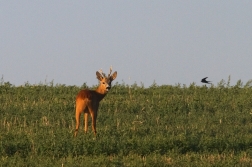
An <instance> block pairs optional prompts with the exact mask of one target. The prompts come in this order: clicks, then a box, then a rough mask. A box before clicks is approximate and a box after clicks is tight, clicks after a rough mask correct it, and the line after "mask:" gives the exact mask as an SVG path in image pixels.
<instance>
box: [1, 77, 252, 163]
mask: <svg viewBox="0 0 252 167" xmlns="http://www.w3.org/2000/svg"><path fill="white" fill-rule="evenodd" d="M249 85H250V82H248V83H247V84H245V85H243V84H242V82H241V81H238V82H237V84H236V85H234V86H230V85H229V83H227V84H226V83H225V81H221V82H220V83H219V84H218V85H217V86H210V87H206V86H196V85H194V84H191V85H189V86H188V87H187V86H185V85H183V86H181V85H179V84H178V85H175V86H171V85H162V86H158V85H156V84H153V85H152V86H151V87H149V88H144V87H143V86H138V85H136V84H134V85H121V84H118V83H116V84H115V85H114V86H113V88H112V89H111V91H110V92H109V94H108V95H107V96H106V97H105V98H104V99H103V101H102V102H101V104H100V108H99V112H98V120H97V132H98V136H97V137H96V138H95V137H94V135H93V133H92V132H91V127H89V132H88V133H87V134H84V130H83V119H82V122H81V125H82V126H81V128H80V130H79V133H78V136H77V138H74V137H73V132H74V129H75V118H74V115H75V108H74V105H75V96H76V94H77V93H78V91H79V90H80V89H81V88H80V87H77V86H65V85H53V83H50V84H40V85H30V84H29V83H26V84H25V85H24V86H23V87H16V86H14V85H11V84H10V83H9V82H2V83H1V85H0V103H1V107H0V129H1V131H0V166H43V167H44V166H118V167H119V166H130V167H132V166H151V167H152V166H204V167H205V166H251V165H252V88H251V87H250V86H249ZM83 87H87V86H86V84H83ZM92 88H94V87H92ZM82 118H83V117H82ZM90 121H91V120H90ZM89 125H90V123H89Z"/></svg>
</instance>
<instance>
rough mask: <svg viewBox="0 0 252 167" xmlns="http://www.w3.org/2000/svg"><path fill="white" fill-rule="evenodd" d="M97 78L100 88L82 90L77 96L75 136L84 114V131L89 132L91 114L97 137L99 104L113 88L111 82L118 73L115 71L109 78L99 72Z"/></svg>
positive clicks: (93, 128)
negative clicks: (81, 116)
mask: <svg viewBox="0 0 252 167" xmlns="http://www.w3.org/2000/svg"><path fill="white" fill-rule="evenodd" d="M110 73H111V71H110ZM96 76H97V79H98V80H99V81H100V84H99V86H98V88H97V89H96V90H88V89H85V90H81V91H80V92H79V93H78V94H77V96H76V113H75V117H76V129H75V133H74V136H77V133H78V129H79V125H80V115H81V113H82V112H84V131H85V132H87V130H88V114H90V115H91V118H92V130H93V132H94V134H95V135H96V133H97V132H96V118H97V112H98V108H99V102H100V101H101V100H102V99H103V98H104V97H105V96H106V94H107V92H108V90H109V89H110V88H111V82H112V81H113V80H114V79H115V78H116V76H117V72H116V71H115V72H114V73H113V75H111V76H110V74H109V75H108V77H105V76H103V75H102V74H100V73H99V72H98V71H97V72H96Z"/></svg>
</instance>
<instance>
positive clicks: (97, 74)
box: [96, 71, 103, 81]
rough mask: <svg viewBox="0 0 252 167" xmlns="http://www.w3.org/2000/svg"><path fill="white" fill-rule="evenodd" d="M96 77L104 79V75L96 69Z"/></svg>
mask: <svg viewBox="0 0 252 167" xmlns="http://www.w3.org/2000/svg"><path fill="white" fill-rule="evenodd" d="M96 77H97V79H98V80H99V81H101V80H102V79H103V76H102V75H101V74H100V73H99V72H98V71H96Z"/></svg>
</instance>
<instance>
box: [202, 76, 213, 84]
mask: <svg viewBox="0 0 252 167" xmlns="http://www.w3.org/2000/svg"><path fill="white" fill-rule="evenodd" d="M207 78H208V77H206V78H203V79H202V80H201V82H202V83H207V84H211V83H210V82H211V81H207V80H206V79H207Z"/></svg>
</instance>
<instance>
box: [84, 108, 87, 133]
mask: <svg viewBox="0 0 252 167" xmlns="http://www.w3.org/2000/svg"><path fill="white" fill-rule="evenodd" d="M84 127H85V128H84V131H85V133H87V131H88V113H86V112H85V113H84Z"/></svg>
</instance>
